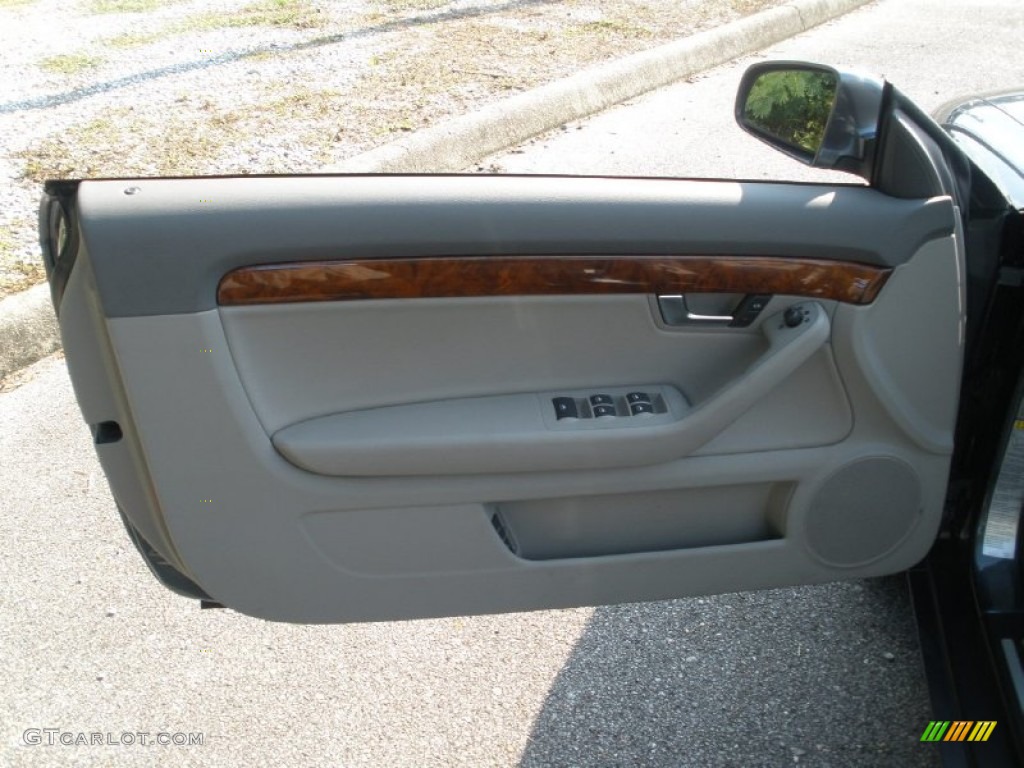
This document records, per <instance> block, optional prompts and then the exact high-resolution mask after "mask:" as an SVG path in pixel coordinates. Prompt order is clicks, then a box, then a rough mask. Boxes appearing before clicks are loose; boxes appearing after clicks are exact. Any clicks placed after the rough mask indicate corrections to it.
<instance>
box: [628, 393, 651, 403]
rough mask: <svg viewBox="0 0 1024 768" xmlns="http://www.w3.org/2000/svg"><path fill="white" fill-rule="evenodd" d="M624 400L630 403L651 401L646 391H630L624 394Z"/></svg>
mask: <svg viewBox="0 0 1024 768" xmlns="http://www.w3.org/2000/svg"><path fill="white" fill-rule="evenodd" d="M626 402H627V403H629V404H630V405H632V404H633V403H649V402H651V396H650V395H649V394H647V393H646V392H630V393H629V394H628V395H626Z"/></svg>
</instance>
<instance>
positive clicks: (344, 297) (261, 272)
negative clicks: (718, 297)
mask: <svg viewBox="0 0 1024 768" xmlns="http://www.w3.org/2000/svg"><path fill="white" fill-rule="evenodd" d="M891 272H892V270H891V269H885V268H880V267H873V266H870V265H867V264H857V263H853V262H843V261H828V260H824V259H796V258H774V257H764V256H630V257H624V256H452V257H424V258H412V259H359V260H350V261H316V262H295V263H287V264H266V265H259V266H253V267H243V268H241V269H236V270H233V271H232V272H229V273H228V274H226V275H225V276H224V278H223V279H222V280H221V282H220V286H219V287H218V290H217V302H218V303H219V304H221V305H222V306H241V305H250V304H275V303H281V302H300V301H352V300H359V299H424V298H461V297H470V296H548V295H584V294H619V293H657V294H675V293H777V294H786V295H792V296H804V297H809V298H812V297H813V298H818V299H834V300H837V301H842V302H846V303H849V304H870V303H871V302H872V301H874V299H875V297H876V296H877V295H878V292H879V291H880V290H881V289H882V286H883V285H884V284H885V281H886V280H887V279H888V278H889V275H890V273H891Z"/></svg>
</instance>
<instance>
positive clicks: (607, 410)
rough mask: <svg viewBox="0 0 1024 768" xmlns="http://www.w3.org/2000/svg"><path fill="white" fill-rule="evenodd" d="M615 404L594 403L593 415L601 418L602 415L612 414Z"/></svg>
mask: <svg viewBox="0 0 1024 768" xmlns="http://www.w3.org/2000/svg"><path fill="white" fill-rule="evenodd" d="M614 415H615V406H614V405H595V406H594V416H595V417H596V418H601V417H602V416H614Z"/></svg>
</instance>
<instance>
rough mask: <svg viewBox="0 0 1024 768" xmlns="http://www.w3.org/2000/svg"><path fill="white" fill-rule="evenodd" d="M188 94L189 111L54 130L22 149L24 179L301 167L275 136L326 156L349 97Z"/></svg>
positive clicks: (114, 113) (127, 112)
mask: <svg viewBox="0 0 1024 768" xmlns="http://www.w3.org/2000/svg"><path fill="white" fill-rule="evenodd" d="M183 98H186V97H183ZM187 98H189V100H190V103H189V104H188V105H187V106H185V107H183V108H182V110H181V112H182V114H181V116H178V115H176V114H174V113H173V112H171V113H170V114H167V115H162V116H160V117H154V116H152V115H151V114H150V113H148V112H147V111H144V110H133V109H131V108H129V107H121V108H118V109H112V110H108V112H107V113H106V114H105V115H103V116H102V117H99V118H97V119H95V120H92V121H90V122H88V123H85V124H84V125H80V126H77V127H74V128H72V129H70V130H68V131H65V132H63V133H62V134H59V135H54V136H50V137H48V138H46V139H44V140H43V141H41V142H39V143H37V144H36V145H35V146H33V147H32V148H30V149H28V150H25V151H23V152H20V153H19V154H18V158H19V159H20V160H21V161H22V162H23V164H24V165H23V167H22V177H23V178H24V179H26V180H28V181H32V182H35V183H39V182H42V181H44V180H46V179H60V178H86V177H97V176H153V175H160V176H190V175H202V174H209V173H245V172H259V173H273V172H286V171H289V170H294V169H293V168H291V167H290V166H289V163H290V162H291V161H289V160H287V159H284V158H281V157H279V156H278V154H277V152H276V150H275V148H274V147H275V143H274V142H275V141H281V143H283V144H285V145H286V146H289V147H296V148H297V149H298V148H301V149H302V150H303V151H305V152H306V153H307V154H312V155H314V156H315V157H316V158H318V159H322V160H323V161H324V162H326V160H327V159H328V157H329V150H330V148H331V143H332V140H333V137H334V135H335V133H336V131H337V128H336V125H335V123H336V115H337V112H338V110H339V103H340V102H341V100H340V94H339V93H338V92H337V91H333V90H326V89H325V90H314V89H307V88H301V87H300V88H296V89H293V90H291V91H289V92H286V93H281V92H277V93H272V94H267V96H266V98H264V99H262V100H260V101H258V102H256V103H252V104H248V105H245V106H239V107H234V108H232V109H224V108H221V107H218V106H217V105H216V104H214V103H213V102H212V101H210V100H208V99H204V98H202V97H187ZM296 136H298V137H299V138H300V141H299V142H296V141H295V138H296ZM250 158H251V159H250Z"/></svg>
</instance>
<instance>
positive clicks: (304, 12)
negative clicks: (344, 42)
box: [175, 0, 324, 32]
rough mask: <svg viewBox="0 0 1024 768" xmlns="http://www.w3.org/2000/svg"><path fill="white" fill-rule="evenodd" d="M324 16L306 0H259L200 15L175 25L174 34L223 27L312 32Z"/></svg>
mask: <svg viewBox="0 0 1024 768" xmlns="http://www.w3.org/2000/svg"><path fill="white" fill-rule="evenodd" d="M323 24H324V17H323V14H321V13H320V12H319V10H318V9H317V8H316V7H314V6H313V5H312V4H311V3H310V2H309V0H259V2H256V3H253V4H251V5H247V6H245V7H244V8H242V9H240V10H237V11H225V12H214V13H204V14H200V15H199V16H193V17H192V18H190V19H186V20H185V21H183V22H181V23H180V24H179V25H176V27H175V31H176V32H192V31H196V30H202V29H223V28H226V27H291V28H293V29H312V28H314V27H319V26H323Z"/></svg>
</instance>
